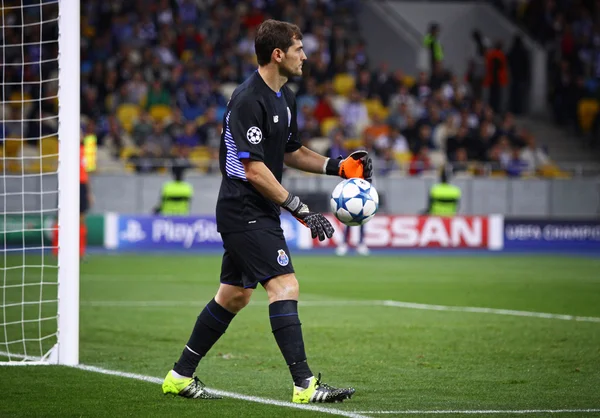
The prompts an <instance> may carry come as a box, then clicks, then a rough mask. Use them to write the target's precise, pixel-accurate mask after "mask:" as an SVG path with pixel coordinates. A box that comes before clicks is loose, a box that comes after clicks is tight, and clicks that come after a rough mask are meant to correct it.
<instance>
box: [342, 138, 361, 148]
mask: <svg viewBox="0 0 600 418" xmlns="http://www.w3.org/2000/svg"><path fill="white" fill-rule="evenodd" d="M344 144H345V145H346V148H348V150H355V149H358V148H361V147H362V146H363V140H362V138H349V139H346V140H345V141H344Z"/></svg>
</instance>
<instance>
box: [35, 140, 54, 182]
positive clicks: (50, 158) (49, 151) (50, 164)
mask: <svg viewBox="0 0 600 418" xmlns="http://www.w3.org/2000/svg"><path fill="white" fill-rule="evenodd" d="M41 151H42V158H41V171H42V172H44V173H49V172H54V171H56V170H57V169H58V138H57V137H55V136H53V137H50V138H44V139H42V144H41ZM39 168H40V167H34V168H33V170H36V169H39ZM38 171H39V170H38Z"/></svg>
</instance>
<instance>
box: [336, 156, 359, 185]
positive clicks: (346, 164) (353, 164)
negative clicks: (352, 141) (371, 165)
mask: <svg viewBox="0 0 600 418" xmlns="http://www.w3.org/2000/svg"><path fill="white" fill-rule="evenodd" d="M353 155H354V154H351V155H350V156H349V157H348V158H346V159H344V160H342V161H341V162H340V168H339V171H338V175H339V176H340V177H341V178H343V179H350V178H356V177H358V178H360V179H363V178H365V177H364V166H363V162H362V160H360V158H358V159H355V158H354V157H353Z"/></svg>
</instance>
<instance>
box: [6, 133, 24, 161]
mask: <svg viewBox="0 0 600 418" xmlns="http://www.w3.org/2000/svg"><path fill="white" fill-rule="evenodd" d="M22 147H23V141H22V140H21V139H17V138H6V139H5V140H4V144H3V145H2V147H1V148H4V156H6V157H17V156H18V155H19V153H20V152H21V148H22Z"/></svg>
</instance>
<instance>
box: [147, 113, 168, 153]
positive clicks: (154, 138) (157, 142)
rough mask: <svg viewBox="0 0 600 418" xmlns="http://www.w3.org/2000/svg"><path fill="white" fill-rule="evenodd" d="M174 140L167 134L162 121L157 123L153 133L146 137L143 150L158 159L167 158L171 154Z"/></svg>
mask: <svg viewBox="0 0 600 418" xmlns="http://www.w3.org/2000/svg"><path fill="white" fill-rule="evenodd" d="M172 143H173V139H172V138H171V137H170V136H169V135H168V134H167V133H166V132H165V127H164V124H163V122H162V121H158V120H157V121H155V122H154V125H153V129H152V133H151V134H150V135H148V136H147V137H146V139H145V140H144V142H143V144H142V148H143V149H145V150H147V151H148V152H150V153H152V154H153V155H155V156H156V157H158V158H165V157H168V156H169V155H170V154H171V146H172Z"/></svg>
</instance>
